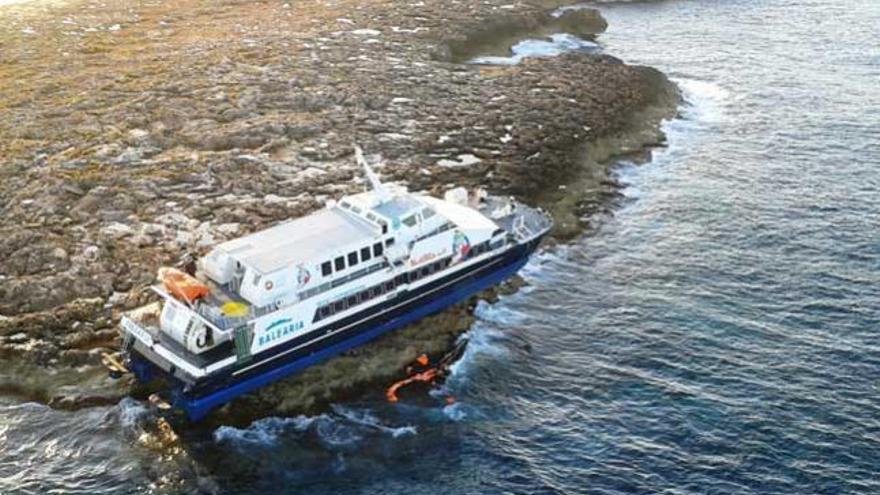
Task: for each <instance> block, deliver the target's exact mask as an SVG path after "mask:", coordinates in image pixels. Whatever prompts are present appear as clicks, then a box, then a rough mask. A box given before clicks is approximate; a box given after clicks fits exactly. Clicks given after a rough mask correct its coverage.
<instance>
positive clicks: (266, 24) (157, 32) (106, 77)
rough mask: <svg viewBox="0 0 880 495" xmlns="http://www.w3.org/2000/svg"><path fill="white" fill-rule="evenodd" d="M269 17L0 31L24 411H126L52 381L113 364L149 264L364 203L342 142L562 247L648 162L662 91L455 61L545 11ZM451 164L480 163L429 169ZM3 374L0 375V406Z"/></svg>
mask: <svg viewBox="0 0 880 495" xmlns="http://www.w3.org/2000/svg"><path fill="white" fill-rule="evenodd" d="M349 4H351V5H349ZM286 5H288V6H287V7H284V6H282V5H281V4H277V5H276V4H265V3H263V4H254V5H252V6H251V8H250V9H245V7H248V6H247V5H244V4H239V3H236V2H229V3H227V4H223V5H219V6H217V8H216V9H214V10H210V5H209V4H207V3H205V2H199V1H188V2H184V3H183V4H181V5H180V6H178V7H177V11H175V12H173V13H172V12H171V8H170V7H168V6H167V5H165V4H159V5H158V6H151V7H144V8H143V9H144V10H143V11H142V12H137V15H132V14H131V13H130V12H127V11H126V12H122V11H115V10H113V9H114V7H113V6H108V7H106V11H102V12H97V13H95V12H89V13H88V15H82V13H81V12H79V11H78V10H77V7H76V6H65V7H58V10H57V11H56V12H52V13H51V14H45V15H44V18H39V19H36V18H35V19H36V20H34V22H32V23H29V24H28V26H29V29H30V30H32V31H34V33H36V34H33V35H32V34H28V33H27V32H21V30H19V32H18V33H17V34H14V35H12V37H13V38H16V39H13V40H12V41H13V42H16V43H19V42H21V43H25V45H23V46H24V47H25V48H26V49H25V48H22V49H20V50H18V51H16V52H15V53H12V54H11V55H10V56H9V57H8V58H7V59H6V60H0V62H3V64H0V82H8V81H9V79H8V78H9V77H10V74H20V72H16V70H15V69H21V68H22V67H27V69H28V70H26V71H25V74H24V75H23V77H21V78H20V80H16V81H15V84H14V85H13V86H16V85H17V86H18V90H16V88H15V87H13V88H11V89H10V88H9V87H8V86H5V85H4V86H0V88H4V87H5V88H6V89H0V96H3V97H4V98H5V99H4V101H7V102H11V103H7V104H5V105H3V106H0V115H3V116H4V117H6V119H5V120H6V122H13V123H15V125H14V126H13V125H9V124H3V125H0V143H2V144H0V152H2V153H3V154H4V157H5V160H6V161H5V162H4V165H2V166H0V175H2V176H3V177H4V178H5V179H7V180H6V181H4V182H5V184H4V186H0V187H2V188H3V190H2V192H3V197H4V198H8V199H6V200H5V201H4V203H2V208H3V213H4V215H5V216H6V218H7V222H6V224H5V225H4V226H3V228H2V229H0V230H2V233H3V235H4V237H5V239H4V240H3V241H0V253H2V254H4V256H5V258H6V259H8V260H11V261H7V264H6V266H4V267H2V269H0V275H2V286H0V296H2V297H0V301H2V303H0V315H5V316H0V359H2V360H3V361H4V362H8V363H19V362H29V363H31V364H29V365H28V367H30V368H32V372H33V373H34V374H36V375H39V373H40V372H41V371H40V370H46V379H45V380H41V379H40V378H39V377H37V378H34V380H33V382H34V383H33V384H32V385H27V386H26V387H24V388H23V389H21V390H18V391H19V392H20V393H21V395H22V396H25V397H27V396H31V397H35V398H37V400H40V401H41V402H43V401H45V402H46V403H48V404H50V405H53V407H58V408H76V407H83V406H87V405H97V404H101V403H111V402H114V401H118V398H119V397H121V396H124V395H126V394H127V393H128V392H129V390H128V389H126V388H125V387H124V386H123V385H121V384H118V383H117V384H116V385H110V382H109V380H102V379H100V378H99V377H97V376H94V377H93V380H94V382H92V383H91V384H90V385H89V386H88V387H82V386H80V387H77V383H78V382H80V381H81V379H80V378H75V377H70V378H69V379H67V381H65V375H67V376H70V375H68V374H67V373H65V371H64V370H72V369H77V370H80V371H81V372H83V374H84V375H87V376H91V375H90V373H91V371H90V370H93V369H96V368H95V367H97V366H100V364H99V353H100V352H101V351H102V350H105V349H110V348H112V347H114V346H116V345H118V342H117V337H116V330H115V328H114V323H115V320H116V318H118V313H119V311H120V310H122V309H125V308H129V307H132V306H135V305H137V304H138V303H139V302H140V301H141V299H142V298H141V296H140V295H139V293H138V292H139V291H137V290H136V288H137V287H141V286H143V285H144V284H145V283H148V282H149V281H150V280H151V279H152V278H153V276H154V272H155V269H156V268H158V267H159V266H161V265H162V264H169V263H171V264H173V263H174V262H175V261H176V260H177V259H178V258H179V256H180V255H183V254H184V253H185V252H187V251H197V252H198V251H200V250H204V249H205V248H206V247H207V246H208V245H210V244H211V243H213V242H219V241H221V240H223V239H225V238H230V237H237V236H239V235H242V234H244V233H247V232H250V231H253V230H258V229H259V228H263V227H265V226H267V225H270V224H272V223H274V222H276V221H279V220H281V219H284V218H287V217H289V216H298V215H302V214H305V213H307V212H308V211H311V210H313V209H315V208H317V207H319V206H320V205H321V204H322V202H323V200H325V199H329V198H330V197H333V196H337V195H339V194H342V193H344V192H350V191H352V190H356V189H357V188H358V187H360V186H359V184H358V183H357V180H356V177H357V175H356V174H357V171H356V167H355V166H354V164H353V163H351V162H352V160H351V157H350V156H349V154H350V142H351V140H356V141H358V142H360V143H361V144H362V145H363V146H364V147H365V148H366V149H367V151H368V152H372V153H378V152H382V154H383V156H384V157H385V158H386V160H387V161H388V164H387V165H386V166H385V167H382V168H381V169H379V172H380V173H381V174H382V175H384V176H385V177H386V178H388V179H391V180H401V181H405V182H406V183H408V184H409V185H410V187H411V189H413V190H419V189H424V190H428V191H431V192H439V191H442V189H443V188H444V187H445V186H446V185H447V184H451V183H455V184H459V185H466V186H468V187H473V186H478V185H480V186H484V187H486V188H487V189H488V190H489V191H490V192H493V193H498V194H515V195H517V196H520V197H523V198H527V199H531V200H532V202H536V203H538V204H539V205H544V206H548V207H549V206H553V208H551V209H552V210H553V213H554V216H555V217H556V219H557V223H558V224H559V225H560V226H563V227H564V228H560V229H559V231H558V232H557V233H556V234H557V235H556V238H557V239H559V240H560V241H564V240H566V239H570V238H572V237H573V236H575V235H578V234H579V233H580V232H583V230H584V229H585V228H586V227H588V226H587V225H584V222H583V220H582V219H583V218H590V217H592V216H594V215H596V214H597V213H600V212H602V211H606V210H607V208H609V206H610V205H612V204H613V202H614V197H615V191H616V185H615V184H614V183H613V181H612V180H611V179H609V175H608V168H609V166H610V165H611V164H612V163H613V158H614V157H615V156H620V155H623V154H630V153H637V152H639V151H640V150H642V149H644V148H645V147H646V146H654V145H657V144H660V143H662V135H661V134H660V131H659V126H660V123H661V121H662V120H663V119H664V118H668V117H671V116H672V115H674V113H675V111H676V108H677V104H678V100H677V98H678V97H677V92H676V91H675V89H674V87H673V85H672V83H670V82H669V81H668V80H667V79H666V78H665V76H663V75H662V74H660V73H659V72H657V71H654V70H653V69H649V68H643V67H632V66H627V65H624V64H622V63H621V62H620V61H619V60H616V59H614V58H613V57H609V56H606V55H584V54H564V55H560V56H557V57H552V58H542V59H527V60H525V61H523V62H522V63H520V64H518V65H514V66H505V67H498V66H479V67H478V66H472V65H467V64H462V63H460V61H461V60H459V61H458V62H455V61H453V60H455V58H456V56H455V55H454V54H455V53H458V54H459V58H461V57H460V56H461V54H462V53H470V54H471V55H474V54H477V53H482V52H483V51H488V52H491V51H492V50H493V49H494V50H497V46H495V47H494V48H493V47H492V46H489V45H492V44H493V41H492V39H493V37H495V36H496V34H497V33H499V32H500V33H506V32H507V31H506V30H505V28H504V27H505V26H509V25H516V26H525V27H522V28H521V29H520V28H518V29H519V30H518V31H517V32H518V33H519V37H520V38H522V37H526V36H529V35H534V34H537V35H541V34H542V33H543V34H546V33H547V32H548V31H547V30H551V31H552V30H554V29H559V28H560V26H561V24H554V25H548V24H547V22H550V21H548V18H549V17H551V16H549V10H547V8H545V7H539V6H532V5H519V6H518V7H517V9H515V10H512V11H511V10H508V9H501V8H500V7H501V4H500V3H498V4H495V3H490V4H481V5H476V6H468V7H466V9H469V10H467V11H463V10H464V8H462V7H461V6H458V10H457V11H453V10H452V9H451V8H450V7H449V6H447V5H444V4H443V3H442V2H426V3H425V5H423V6H421V7H418V8H416V7H409V6H399V5H395V4H394V3H389V2H382V1H376V2H370V3H369V4H368V5H365V6H363V7H361V8H359V9H350V8H349V7H353V6H354V3H353V2H341V4H340V5H338V6H336V7H335V9H334V8H331V7H327V6H325V5H321V4H319V3H318V2H305V3H302V4H297V5H296V6H292V5H290V4H286ZM163 8H165V10H163ZM291 9H293V10H294V11H295V12H294V13H298V12H296V11H297V9H302V12H301V14H302V15H301V16H291V15H285V14H290V13H291V12H285V10H287V11H290V10H291ZM412 9H416V10H417V12H414V11H413V10H412ZM218 10H219V12H218ZM577 12H579V13H577V14H574V15H571V16H569V17H566V20H565V22H569V23H573V25H574V26H576V27H577V26H580V28H582V29H580V32H579V33H578V34H580V35H582V36H589V35H590V32H592V35H597V34H598V33H599V32H601V30H602V29H604V20H602V19H601V16H599V15H598V14H596V13H595V11H593V10H589V9H585V10H582V11H577ZM78 15H82V17H77V16H78ZM343 15H344V16H346V17H343ZM47 16H48V17H47ZM242 16H243V17H242ZM293 17H296V18H293ZM299 17H307V19H300V18H299ZM496 18H501V20H498V21H497V22H496V23H495V24H494V25H493V26H494V27H493V28H492V29H494V30H495V31H492V29H490V30H489V33H488V34H486V33H487V31H485V30H484V29H485V28H483V27H482V26H483V25H484V21H485V20H487V19H496ZM61 21H70V22H72V23H73V24H71V23H70V22H61ZM247 21H250V22H254V23H255V24H254V26H258V27H259V28H261V30H262V31H260V32H257V31H254V30H253V29H245V28H246V27H247V26H245V25H244V24H243V23H244V22H247ZM307 21H308V22H307ZM0 22H8V21H5V20H0ZM552 22H554V23H560V22H562V21H558V20H553V21H552ZM59 26H60V27H59ZM70 26H75V27H70ZM117 26H118V27H117ZM499 26H500V27H499ZM194 27H199V28H201V33H202V34H203V36H202V37H199V38H195V37H193V36H192V35H191V34H189V32H190V30H191V29H193V28H194ZM231 27H234V28H236V29H237V30H236V29H232V30H230V29H229V28H231ZM600 28H601V29H600ZM53 29H55V30H56V31H53ZM572 29H574V28H572ZM68 31H74V32H76V33H78V34H76V35H75V36H74V35H71V34H69V32H68ZM230 31H231V32H232V33H233V34H229V33H230ZM44 33H55V34H49V35H48V36H44ZM65 33H66V34H65ZM493 33H496V34H493ZM71 37H73V39H75V40H77V41H76V42H74V43H70V44H69V46H70V48H69V51H67V52H61V54H59V53H57V51H56V48H57V46H58V45H56V43H58V42H59V41H68V40H69V39H70V38H71ZM142 40H149V41H144V42H142ZM2 41H6V42H7V43H8V42H9V40H2ZM29 42H33V44H32V45H28V44H27V43H29ZM509 42H510V39H509V37H508V38H505V39H504V42H503V43H509ZM469 43H470V44H471V45H470V46H468V44H469ZM484 45H485V46H484ZM496 45H497V43H496ZM16 46H19V45H18V44H17V45H16ZM64 46H65V47H67V46H68V45H64ZM279 46H282V47H284V50H282V49H280V48H278V47H279ZM77 50H78V51H77ZM63 53H67V55H66V56H65V55H63ZM41 57H43V58H45V60H43V59H41ZM131 57H137V61H136V62H132V61H130V60H128V59H129V58H131ZM465 58H468V57H465ZM71 59H72V60H71ZM36 60H43V62H46V63H44V64H43V65H42V66H41V67H45V69H35V68H34V67H35V65H34V63H35V61H36ZM4 66H5V67H6V69H4ZM96 68H99V69H102V70H104V71H106V72H99V71H97V70H96ZM63 82H69V83H72V86H69V87H59V84H60V83H63ZM585 82H588V83H589V84H585ZM383 84H384V86H383ZM25 86H28V87H27V88H25ZM94 88H98V89H97V90H96V89H94ZM56 131H57V132H56ZM508 136H509V140H508V141H507V142H504V140H503V139H501V138H502V137H508ZM536 154H537V158H534V157H536ZM462 155H472V156H475V157H477V159H479V160H480V161H479V162H477V163H475V164H473V165H470V166H454V165H453V166H447V165H443V163H445V162H444V161H446V162H453V163H454V162H455V161H456V160H458V159H459V158H460V157H461V156H462ZM353 178H354V179H355V181H352V180H351V179H353ZM243 179H244V180H243ZM561 185H568V186H569V187H567V189H565V190H564V191H561V190H560V189H559V186H561ZM572 185H574V186H576V187H571V186H572ZM573 189H576V190H573ZM181 226H183V228H180V227H181ZM469 304H470V303H469ZM472 318H473V317H472V315H471V314H470V312H469V311H468V305H467V304H465V305H461V306H460V307H456V308H455V309H451V310H448V311H445V312H444V313H441V314H440V315H436V316H434V317H430V318H429V319H427V320H426V321H425V322H421V323H419V324H417V325H414V326H412V327H408V328H406V329H403V330H400V331H398V332H396V333H395V334H392V335H390V336H388V337H385V338H382V339H380V340H378V341H376V342H373V343H371V344H368V345H367V346H364V347H363V348H361V349H358V350H357V352H356V354H357V357H356V358H353V357H351V356H342V357H340V358H336V359H333V360H331V361H329V362H327V363H324V364H322V365H319V366H318V367H315V368H312V369H310V370H307V371H306V372H304V373H302V374H300V375H298V376H297V377H292V378H290V379H288V380H285V382H284V383H283V384H279V385H273V386H271V388H267V389H266V393H263V392H261V393H259V394H255V396H254V397H250V398H248V399H245V400H252V401H253V402H254V403H253V404H251V405H250V406H249V407H251V408H252V409H254V410H255V411H260V412H257V413H256V414H263V412H266V411H280V412H281V413H283V414H294V413H297V412H302V411H304V410H314V409H308V408H316V407H317V408H319V407H322V404H323V403H326V402H329V401H330V400H331V399H332V398H334V397H339V396H343V395H346V394H350V393H352V391H355V390H358V389H361V388H366V387H368V386H370V385H372V384H378V383H382V382H383V381H385V380H388V379H393V378H394V377H395V376H397V375H398V374H399V373H400V370H401V368H402V367H403V365H404V364H405V363H407V362H409V361H411V360H412V358H414V357H415V356H416V355H417V354H419V353H421V352H426V351H427V352H429V353H432V354H436V353H441V352H443V350H444V348H446V347H448V346H449V345H450V344H451V342H454V340H455V338H456V337H457V336H458V335H459V334H460V333H462V332H463V331H465V330H467V328H468V327H469V326H470V322H471V321H472ZM436 327H442V328H443V329H444V332H442V334H441V335H440V336H438V335H436V331H435V330H434V329H435V328H436ZM416 343H418V344H416ZM367 363H371V364H367ZM325 367H326V368H325ZM346 370H348V371H346ZM350 370H355V372H354V374H352V373H351V372H349V371H350ZM102 371H103V370H102ZM21 374H22V373H21V372H18V373H16V372H12V374H10V375H0V388H3V389H5V388H10V386H11V385H18V383H16V382H17V380H20V375H21ZM28 374H29V375H30V374H31V373H28ZM333 375H336V377H337V378H336V379H335V381H327V380H326V378H325V376H333ZM310 377H311V378H310ZM316 377H318V378H316ZM59 378H61V379H59ZM7 382H9V383H7ZM105 387H109V388H105ZM278 387H281V388H282V389H283V390H282V389H279V388H278ZM270 391H271V393H270ZM270 398H274V404H273V403H272V400H270ZM278 398H280V399H278ZM297 408H299V409H297Z"/></svg>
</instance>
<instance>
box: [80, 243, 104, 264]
mask: <svg viewBox="0 0 880 495" xmlns="http://www.w3.org/2000/svg"><path fill="white" fill-rule="evenodd" d="M100 252H101V250H100V248H98V246H94V245H92V246H86V247H85V249H83V255H84V256H85V257H86V259H87V260H89V261H96V260H97V259H98V256H99V254H100Z"/></svg>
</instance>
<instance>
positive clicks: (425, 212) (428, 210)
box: [422, 208, 434, 220]
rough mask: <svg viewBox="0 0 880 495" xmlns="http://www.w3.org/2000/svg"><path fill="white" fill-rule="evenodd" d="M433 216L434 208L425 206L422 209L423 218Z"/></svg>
mask: <svg viewBox="0 0 880 495" xmlns="http://www.w3.org/2000/svg"><path fill="white" fill-rule="evenodd" d="M433 216H434V210H433V209H432V208H425V209H423V210H422V218H424V219H425V220H427V219H429V218H431V217H433Z"/></svg>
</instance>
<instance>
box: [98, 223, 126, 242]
mask: <svg viewBox="0 0 880 495" xmlns="http://www.w3.org/2000/svg"><path fill="white" fill-rule="evenodd" d="M133 233H134V229H132V228H131V227H130V226H128V225H125V224H122V223H119V222H113V223H111V224H109V225H107V226H105V227H104V228H102V229H101V234H103V235H104V236H107V237H110V238H113V239H122V238H123V237H126V236H129V235H132V234H133Z"/></svg>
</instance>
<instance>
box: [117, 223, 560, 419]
mask: <svg viewBox="0 0 880 495" xmlns="http://www.w3.org/2000/svg"><path fill="white" fill-rule="evenodd" d="M545 233H546V232H543V233H541V234H539V235H537V236H535V237H534V238H532V239H530V240H529V241H527V242H525V243H523V244H519V245H514V246H511V247H509V248H508V249H505V250H503V251H502V252H500V253H497V254H494V255H492V256H490V257H487V258H486V259H485V260H482V261H480V262H479V263H478V264H476V265H474V266H472V267H468V268H467V269H466V270H461V271H454V272H452V273H449V274H448V275H446V276H445V277H442V278H439V279H438V280H435V281H433V282H431V283H429V284H426V285H424V286H422V287H419V288H417V289H413V290H409V291H404V292H402V293H400V294H398V295H397V296H396V297H394V298H392V299H389V300H387V301H384V302H382V303H380V304H378V305H374V306H371V307H369V308H366V309H364V310H363V311H361V312H358V313H355V314H353V315H351V316H347V317H345V318H343V319H341V320H338V321H334V322H331V323H329V324H327V325H326V327H323V328H321V329H319V330H317V331H316V333H310V334H309V335H306V336H303V337H302V338H296V339H293V340H291V341H289V342H287V343H285V344H284V345H279V346H276V347H273V348H272V349H271V350H268V351H265V352H263V353H259V354H255V355H254V356H253V357H252V359H250V360H249V361H247V362H245V363H242V364H240V365H237V366H235V367H233V368H231V369H229V370H224V371H223V372H221V373H216V374H213V375H211V376H208V377H205V378H202V379H198V380H187V379H182V377H181V374H180V373H179V372H177V370H176V369H175V368H174V366H173V365H172V364H171V363H169V362H168V361H167V360H165V359H164V358H163V357H162V356H159V355H157V354H156V353H155V352H153V351H152V350H151V349H150V348H149V347H147V346H146V345H143V343H141V342H136V343H135V345H134V347H133V348H132V349H131V352H130V355H129V357H130V361H129V366H130V369H131V370H132V371H133V372H134V373H135V374H136V375H137V378H138V379H139V380H140V381H143V382H148V381H151V380H153V379H155V378H164V379H165V380H166V381H167V382H169V384H170V392H171V399H172V402H173V405H174V406H175V407H176V408H178V409H180V410H182V411H184V412H185V413H186V415H187V417H188V418H189V419H190V420H191V421H198V420H200V419H202V418H204V417H205V416H207V415H208V414H209V413H210V412H211V411H212V410H213V409H215V408H217V407H219V406H221V405H223V404H226V403H227V402H229V401H231V400H233V399H235V398H236V397H239V396H241V395H243V394H246V393H249V392H252V391H254V390H256V389H258V388H260V387H263V386H265V385H267V384H269V383H272V382H275V381H277V380H280V379H282V378H285V377H287V376H290V375H291V374H293V373H296V372H298V371H300V370H303V369H305V368H307V367H309V366H312V365H314V364H316V363H318V362H321V361H323V360H325V359H328V358H330V357H332V356H335V355H337V354H339V353H342V352H344V351H346V350H348V349H351V348H354V347H357V346H360V345H362V344H364V343H366V342H368V341H370V340H372V339H375V338H376V337H378V336H380V335H382V334H384V333H386V332H389V331H391V330H394V329H397V328H400V327H402V326H404V325H407V324H409V323H412V322H414V321H417V320H418V319H421V318H423V317H425V316H427V315H430V314H433V313H436V312H439V311H441V310H443V309H444V308H447V307H449V306H451V305H453V304H456V303H458V302H461V301H463V300H466V299H467V298H468V297H470V296H472V295H474V294H476V293H478V292H480V291H483V290H485V289H487V288H490V287H492V286H494V285H497V284H498V283H500V282H502V281H504V280H505V279H507V278H509V277H510V276H512V275H513V274H515V273H516V272H517V271H518V270H519V269H520V268H521V267H522V266H523V265H524V264H525V263H526V262H527V261H528V258H529V256H530V255H531V254H532V253H533V252H534V250H535V249H536V248H537V246H538V244H539V243H540V241H541V239H542V238H543V236H544V234H545Z"/></svg>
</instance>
